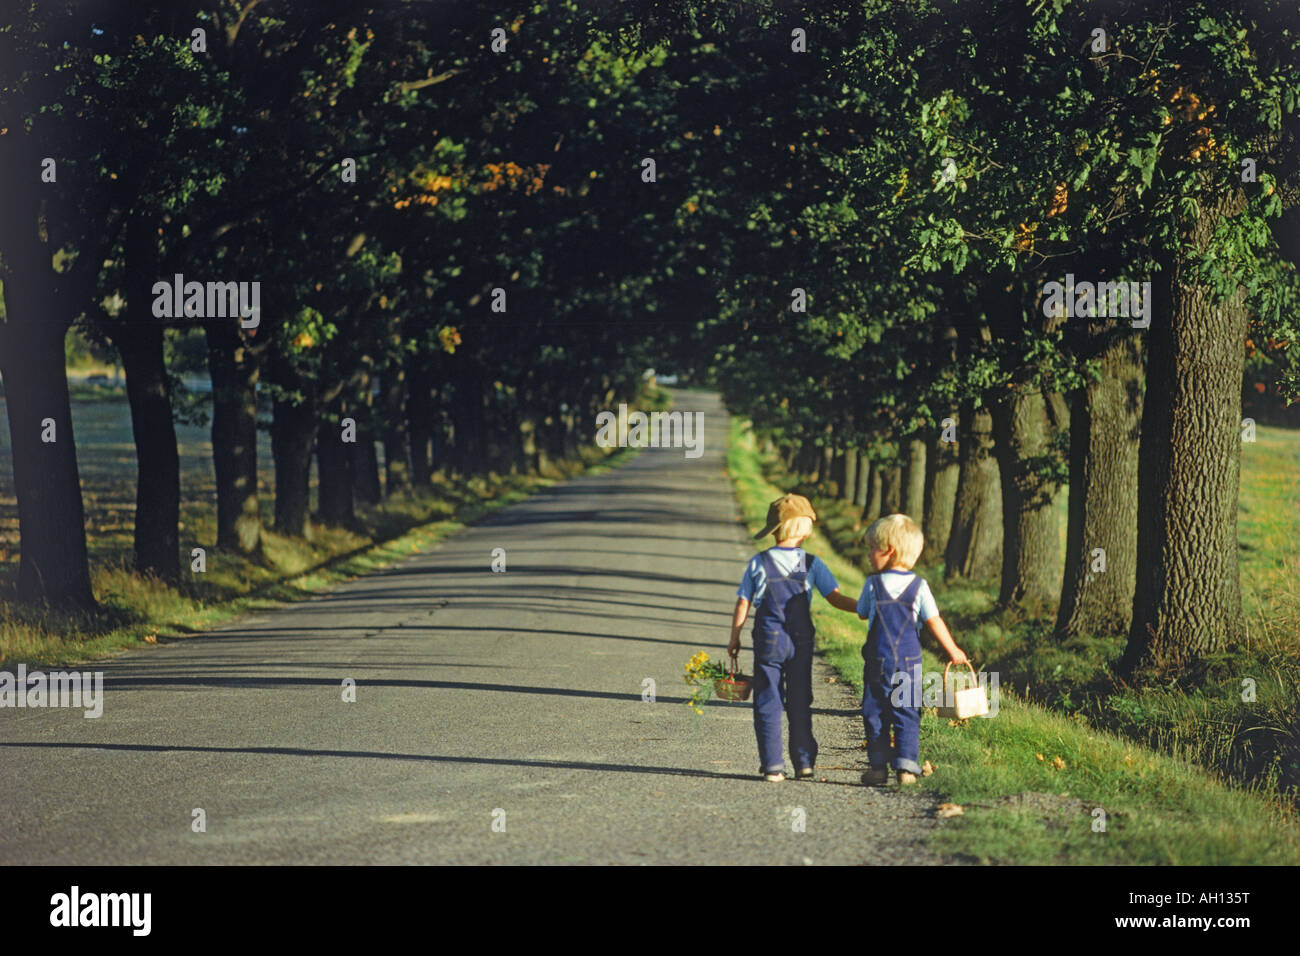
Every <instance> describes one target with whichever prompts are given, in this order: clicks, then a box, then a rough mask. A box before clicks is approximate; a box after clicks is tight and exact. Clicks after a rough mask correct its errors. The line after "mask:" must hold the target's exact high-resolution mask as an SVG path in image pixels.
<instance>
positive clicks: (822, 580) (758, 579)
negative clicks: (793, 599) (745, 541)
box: [736, 547, 839, 607]
mask: <svg viewBox="0 0 1300 956" xmlns="http://www.w3.org/2000/svg"><path fill="white" fill-rule="evenodd" d="M767 553H768V555H770V559H771V561H772V563H773V564H774V565H776V567H777V570H778V571H781V572H782V573H784V574H790V573H792V572H794V571H795V570H797V569H798V568H801V567H804V550H803V548H776V547H773V548H768V549H767ZM807 567H808V577H807V578H806V579H805V582H804V590H805V591H811V590H812V589H813V586H814V585H815V586H816V587H817V590H818V592H820V593H821V596H822V597H825V596H826V595H828V594H830V593H831V592H832V591H834V590H835V589H836V588H838V587H839V584H838V583H837V582H836V580H835V575H833V574H831V569H830V568H828V567H826V565H824V564H822V559H821V558H818V557H815V556H814V557H813V559H812V563H811V564H810V565H808V566H807ZM766 590H767V572H766V571H764V570H763V558H762V555H761V554H756V555H754V557H753V558H751V559H750V562H749V567H747V568H745V576H744V577H743V578H741V579H740V587H739V588H738V589H737V590H736V597H742V598H744V599H745V600H746V601H748V602H749V603H751V604H753V605H754V606H755V607H757V606H758V603H759V602H760V601H762V600H763V594H764V592H765V591H766Z"/></svg>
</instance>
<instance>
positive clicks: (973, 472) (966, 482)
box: [943, 402, 1002, 580]
mask: <svg viewBox="0 0 1300 956" xmlns="http://www.w3.org/2000/svg"><path fill="white" fill-rule="evenodd" d="M957 434H958V443H957V461H958V473H957V495H956V498H955V499H954V502H953V512H952V530H951V532H950V534H949V537H948V548H947V550H946V551H945V552H944V559H943V562H944V579H945V580H953V579H956V578H965V579H980V578H984V577H987V576H988V575H990V574H991V573H992V570H993V569H994V568H995V567H998V566H999V565H1000V563H1001V560H1002V486H1001V481H1000V479H999V477H998V465H997V461H996V460H995V459H994V457H993V422H992V418H991V417H990V415H989V412H988V409H985V408H981V409H979V410H978V411H976V409H975V406H974V404H973V403H971V402H966V403H965V404H963V406H962V409H961V417H960V419H959V421H958V424H957Z"/></svg>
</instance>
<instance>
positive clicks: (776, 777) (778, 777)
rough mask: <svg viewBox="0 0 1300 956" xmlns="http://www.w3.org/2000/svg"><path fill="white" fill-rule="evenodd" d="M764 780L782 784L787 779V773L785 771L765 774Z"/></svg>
mask: <svg viewBox="0 0 1300 956" xmlns="http://www.w3.org/2000/svg"><path fill="white" fill-rule="evenodd" d="M763 779H764V780H766V781H767V782H768V783H780V782H781V781H782V780H784V779H785V771H784V770H773V771H770V772H768V773H765V774H763Z"/></svg>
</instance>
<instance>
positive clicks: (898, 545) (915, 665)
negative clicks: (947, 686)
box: [857, 514, 966, 786]
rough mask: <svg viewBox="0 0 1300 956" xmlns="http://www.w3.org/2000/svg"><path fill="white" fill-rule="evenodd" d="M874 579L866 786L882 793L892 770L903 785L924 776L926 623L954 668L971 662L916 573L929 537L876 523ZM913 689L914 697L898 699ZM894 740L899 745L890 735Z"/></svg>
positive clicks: (865, 713) (869, 612)
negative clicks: (922, 631) (902, 690)
mask: <svg viewBox="0 0 1300 956" xmlns="http://www.w3.org/2000/svg"><path fill="white" fill-rule="evenodd" d="M866 543H867V559H868V560H869V561H870V563H871V566H872V568H873V569H874V570H875V572H876V573H875V574H872V575H870V576H869V577H868V578H867V580H866V583H865V584H864V585H863V586H862V594H861V595H860V596H859V597H858V605H857V611H858V617H859V618H861V619H862V620H864V621H866V622H867V640H866V643H865V644H864V645H863V647H862V659H863V670H862V684H863V691H862V724H863V727H864V728H865V730H866V736H867V759H868V761H869V763H870V769H868V770H867V772H866V773H864V774H863V775H862V782H863V783H865V784H868V785H871V786H881V785H883V784H885V783H886V782H887V781H888V780H889V768H890V767H891V766H892V767H893V768H894V771H895V772H896V773H897V774H898V782H899V783H903V784H912V783H916V775H917V774H918V773H920V772H921V766H920V764H919V763H917V760H918V759H919V757H920V754H919V750H920V736H921V706H920V701H919V700H918V699H917V698H918V697H919V694H920V686H921V635H920V622H922V621H924V622H925V623H926V624H927V625H928V626H929V628H930V632H931V633H932V634H933V635H934V636H935V639H936V640H937V641H938V642H939V644H940V646H941V647H942V648H943V649H944V650H945V651H946V652H947V654H948V656H949V657H950V658H951V659H952V661H953V663H954V664H964V663H966V654H965V652H964V651H962V649H961V648H960V647H958V646H957V645H956V644H955V643H954V642H953V639H952V635H951V634H949V633H948V628H947V626H946V625H945V624H944V623H943V619H942V618H940V617H939V608H938V606H937V605H936V604H935V603H934V595H932V594H931V593H930V586H929V585H928V584H926V583H925V579H924V578H922V577H921V576H920V575H918V574H913V573H912V570H911V569H912V565H914V564H915V563H916V560H917V558H919V557H920V556H921V549H922V548H924V547H925V537H924V535H922V534H921V529H920V528H918V527H917V526H916V522H914V521H913V520H912V519H911V518H909V517H908V516H907V515H902V514H895V515H887V516H885V517H883V518H877V519H876V520H875V521H873V522H872V523H871V525H870V526H869V527H868V528H867V532H866ZM908 687H910V689H911V693H895V690H896V689H898V688H908ZM891 732H892V735H893V742H892V743H891V741H890V735H891Z"/></svg>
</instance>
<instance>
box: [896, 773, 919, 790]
mask: <svg viewBox="0 0 1300 956" xmlns="http://www.w3.org/2000/svg"><path fill="white" fill-rule="evenodd" d="M898 782H899V783H900V784H902V785H903V786H905V787H906V786H908V785H910V784H914V783H916V774H914V773H908V772H907V771H906V770H900V771H898Z"/></svg>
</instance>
